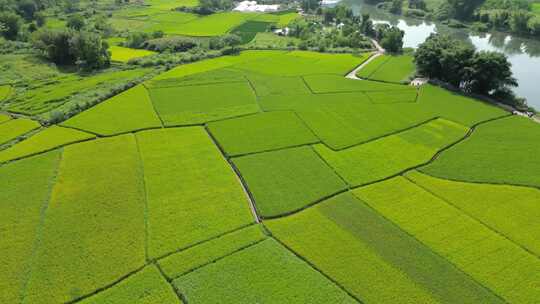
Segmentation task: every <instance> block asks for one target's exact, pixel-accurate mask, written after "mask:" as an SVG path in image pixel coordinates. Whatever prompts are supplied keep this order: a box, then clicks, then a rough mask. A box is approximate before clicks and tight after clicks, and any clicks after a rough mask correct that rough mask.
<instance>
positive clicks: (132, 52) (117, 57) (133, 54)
mask: <svg viewBox="0 0 540 304" xmlns="http://www.w3.org/2000/svg"><path fill="white" fill-rule="evenodd" d="M109 51H110V52H111V60H112V61H118V62H128V61H129V60H131V59H135V58H141V57H145V56H150V55H154V54H155V52H152V51H148V50H137V49H130V48H126V47H121V46H116V45H113V46H111V47H110V48H109Z"/></svg>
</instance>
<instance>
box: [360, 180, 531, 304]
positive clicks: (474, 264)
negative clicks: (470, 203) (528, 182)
mask: <svg viewBox="0 0 540 304" xmlns="http://www.w3.org/2000/svg"><path fill="white" fill-rule="evenodd" d="M354 194H355V195H357V196H358V197H359V198H360V199H362V200H363V201H365V202H366V203H367V204H368V205H369V206H370V207H372V208H373V209H375V210H376V211H377V212H379V213H380V214H381V215H383V216H384V217H386V218H388V219H389V220H390V221H392V222H394V223H395V224H397V225H399V226H400V227H401V228H402V229H403V230H404V231H405V232H407V233H408V234H410V235H412V236H414V237H415V238H416V239H417V240H418V241H420V242H422V243H423V244H425V245H426V246H428V247H429V248H431V249H432V250H433V251H434V252H436V253H437V254H439V255H441V256H442V257H444V258H445V259H447V260H448V261H449V262H451V263H452V264H454V265H455V266H456V267H457V268H459V269H460V270H461V271H463V272H465V273H467V274H468V275H470V276H471V277H472V278H473V279H474V280H476V281H477V282H478V283H480V284H482V285H484V286H485V287H487V288H489V289H490V290H492V292H494V293H495V294H497V295H499V296H500V297H501V298H502V299H503V300H504V301H505V302H510V303H533V302H534V301H536V299H538V297H539V296H540V291H539V290H538V289H536V288H534V287H533V286H534V285H535V284H536V282H538V280H539V279H540V261H539V260H538V258H537V257H536V256H534V255H532V254H530V253H529V252H527V251H526V250H524V249H523V248H521V247H519V246H517V245H516V244H515V243H513V242H512V241H510V240H508V239H507V238H505V237H503V236H501V235H500V234H498V233H496V232H494V231H493V230H491V229H489V228H488V227H487V226H485V225H483V224H482V223H481V222H478V221H477V220H475V219H474V218H471V217H469V216H468V215H466V214H464V213H463V212H461V211H460V210H459V209H456V208H455V207H453V206H451V205H449V204H447V203H446V202H444V201H443V200H441V199H439V198H437V197H436V196H433V195H432V194H430V193H429V192H426V191H425V190H423V189H422V188H420V187H418V186H416V185H415V184H413V183H411V182H409V181H408V180H407V179H405V178H403V177H397V178H394V179H391V180H388V181H384V182H381V183H377V184H374V185H371V186H368V187H365V188H360V189H357V190H355V191H354ZM494 274H496V275H494ZM492 301H493V300H492ZM492 301H487V300H486V301H479V302H492Z"/></svg>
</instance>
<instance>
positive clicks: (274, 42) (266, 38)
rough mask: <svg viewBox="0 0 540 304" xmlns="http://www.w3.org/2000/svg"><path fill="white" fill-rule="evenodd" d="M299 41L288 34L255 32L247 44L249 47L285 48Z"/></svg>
mask: <svg viewBox="0 0 540 304" xmlns="http://www.w3.org/2000/svg"><path fill="white" fill-rule="evenodd" d="M299 42H300V40H299V39H298V38H294V37H288V36H278V35H276V34H274V33H257V34H256V35H255V37H254V38H253V39H252V40H251V41H250V42H249V43H248V44H247V47H249V48H274V49H285V48H287V47H291V46H295V45H297V44H298V43H299Z"/></svg>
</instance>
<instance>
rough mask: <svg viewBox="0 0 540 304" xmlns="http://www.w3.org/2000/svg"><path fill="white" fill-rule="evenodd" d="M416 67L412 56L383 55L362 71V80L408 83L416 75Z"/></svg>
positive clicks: (359, 73)
mask: <svg viewBox="0 0 540 304" xmlns="http://www.w3.org/2000/svg"><path fill="white" fill-rule="evenodd" d="M415 70H416V67H415V65H414V62H413V56H411V55H381V56H379V57H377V58H375V59H374V60H373V61H372V62H370V63H369V64H368V65H366V66H365V68H363V69H361V70H360V71H359V72H358V73H357V76H358V77H360V78H365V79H371V80H378V81H386V82H397V83H400V82H407V81H408V80H409V79H410V77H411V76H413V75H414V72H415Z"/></svg>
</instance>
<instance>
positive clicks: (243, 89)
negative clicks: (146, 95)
mask: <svg viewBox="0 0 540 304" xmlns="http://www.w3.org/2000/svg"><path fill="white" fill-rule="evenodd" d="M149 91H150V97H151V99H152V102H153V103H154V107H155V108H156V111H157V113H158V115H159V116H160V117H161V119H162V120H163V123H164V124H165V125H166V126H176V125H189V124H200V123H204V122H208V121H212V120H219V119H224V118H229V117H234V116H239V115H245V114H251V113H256V112H259V107H258V105H257V103H256V97H255V94H254V92H253V90H252V89H251V87H250V85H249V84H248V83H247V81H245V82H239V83H218V84H212V85H200V86H179V87H168V88H156V89H150V90H149Z"/></svg>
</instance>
